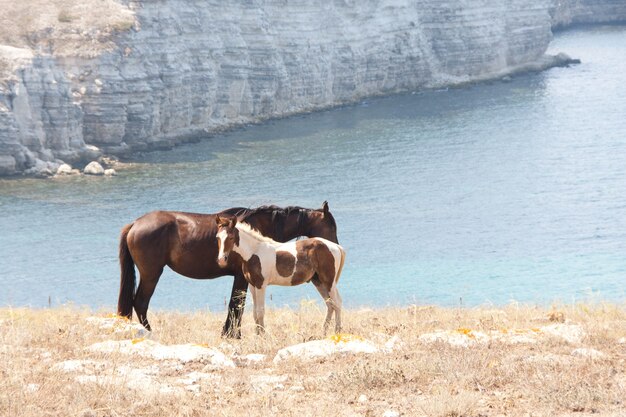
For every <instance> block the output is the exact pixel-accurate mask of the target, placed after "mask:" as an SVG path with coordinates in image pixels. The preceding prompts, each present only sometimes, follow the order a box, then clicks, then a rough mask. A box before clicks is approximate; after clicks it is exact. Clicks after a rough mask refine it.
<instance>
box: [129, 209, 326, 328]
mask: <svg viewBox="0 0 626 417" xmlns="http://www.w3.org/2000/svg"><path fill="white" fill-rule="evenodd" d="M218 214H219V215H220V216H235V217H236V218H237V219H239V220H241V221H246V222H247V223H248V224H250V225H251V226H252V227H254V228H255V229H257V230H259V231H261V233H263V234H265V235H266V236H270V237H272V238H273V239H275V240H278V241H288V240H291V239H293V238H295V237H298V236H319V237H323V238H325V239H328V240H330V241H333V242H337V225H336V223H335V219H334V218H333V215H332V214H331V213H330V211H329V209H328V203H327V202H324V204H323V205H322V208H321V209H317V210H315V209H307V208H302V207H286V208H280V207H277V206H262V207H258V208H256V209H246V208H243V207H234V208H230V209H227V210H224V211H222V212H220V213H218ZM215 219H216V214H197V213H183V212H175V211H154V212H150V213H147V214H145V215H143V216H142V217H140V218H138V219H137V220H135V221H134V222H133V223H131V224H128V225H126V226H124V228H123V229H122V234H121V236H120V252H119V258H120V267H121V279H120V294H119V299H118V305H117V312H118V314H119V315H120V316H124V317H127V318H129V319H131V318H132V314H133V312H132V310H133V307H134V308H135V312H136V313H137V317H138V319H139V322H140V323H141V324H143V325H144V326H145V328H146V329H148V330H150V324H149V323H148V319H147V312H148V304H149V303H150V298H151V297H152V294H153V293H154V289H155V287H156V285H157V283H158V282H159V278H160V277H161V274H162V273H163V268H164V267H165V266H166V265H167V266H169V267H170V268H171V269H172V270H174V271H175V272H178V273H179V274H181V275H184V276H186V277H189V278H195V279H212V278H217V277H221V276H224V275H232V276H234V277H235V279H234V282H233V289H232V292H231V298H230V303H229V305H228V316H227V318H226V323H225V324H224V329H223V331H222V334H223V335H225V336H228V337H240V327H241V326H240V324H241V315H242V313H243V308H244V303H245V297H246V291H247V289H248V282H247V281H246V280H245V278H244V277H243V275H242V273H241V265H240V262H241V259H238V258H237V257H236V256H234V257H231V260H230V262H229V263H228V265H226V266H224V267H221V266H219V265H218V264H217V251H218V247H217V239H216V233H217V224H216V220H215ZM135 265H137V269H138V270H139V276H140V280H139V286H138V287H137V288H136V289H135V281H136V278H135V268H134V267H135Z"/></svg>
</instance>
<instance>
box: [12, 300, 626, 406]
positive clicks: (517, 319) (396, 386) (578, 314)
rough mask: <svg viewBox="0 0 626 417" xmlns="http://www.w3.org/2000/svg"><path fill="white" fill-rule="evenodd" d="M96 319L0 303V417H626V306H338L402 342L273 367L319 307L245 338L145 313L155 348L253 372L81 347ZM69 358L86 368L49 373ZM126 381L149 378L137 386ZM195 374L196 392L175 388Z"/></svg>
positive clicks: (371, 336) (209, 323) (361, 324)
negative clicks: (185, 350) (452, 339)
mask: <svg viewBox="0 0 626 417" xmlns="http://www.w3.org/2000/svg"><path fill="white" fill-rule="evenodd" d="M104 313H105V312H98V313H93V312H91V311H89V310H87V309H76V308H69V307H68V308H57V309H44V310H32V309H21V308H19V309H11V308H4V309H0V415H2V416H24V417H30V416H33V417H34V416H85V417H86V416H130V415H133V416H135V415H136V416H204V415H210V416H257V415H268V416H269V415H280V416H292V415H293V416H299V417H302V416H382V415H383V414H384V413H385V412H387V413H388V414H387V415H403V416H420V415H427V416H497V415H506V416H518V415H519V416H531V415H532V416H565V415H575V416H585V415H591V414H594V415H603V416H605V415H626V404H625V403H624V402H625V401H626V362H625V361H626V344H624V339H623V338H625V337H626V306H623V305H614V304H598V305H573V306H560V307H555V308H553V309H541V308H534V307H522V306H516V305H512V306H508V307H505V308H502V309H494V308H476V309H465V308H464V309H445V308H438V307H418V306H411V307H408V308H391V309H381V310H359V311H350V310H348V311H346V312H345V314H344V316H345V331H346V332H347V333H351V334H354V335H358V336H360V337H363V338H365V339H367V340H371V341H373V342H374V343H377V344H383V343H384V342H385V341H387V340H388V339H389V338H390V337H392V336H398V337H399V339H400V341H401V344H400V345H397V346H396V348H395V349H394V350H393V351H392V352H390V353H385V352H379V353H374V354H367V355H366V354H353V355H334V356H329V357H327V358H322V359H316V360H313V361H300V360H287V361H284V362H280V363H278V364H274V363H273V362H272V358H273V356H274V354H275V353H276V352H277V351H278V350H279V349H281V348H283V347H285V346H289V345H293V344H297V343H301V342H304V341H308V340H311V339H317V338H321V337H322V336H321V335H320V329H321V324H322V320H323V317H324V312H323V311H322V310H321V309H320V308H319V307H317V306H316V305H313V304H311V303H303V304H302V306H301V308H299V309H297V310H286V309H285V310H270V311H268V312H267V318H266V325H267V326H268V329H267V330H268V331H267V334H266V335H265V336H261V337H259V336H255V335H254V329H253V328H252V327H251V324H250V323H252V318H251V317H250V316H248V315H246V317H245V318H244V320H245V326H244V329H243V333H244V337H243V339H242V340H238V341H230V340H228V341H226V340H224V339H222V338H220V337H219V332H220V328H221V324H222V320H223V315H222V314H221V313H219V314H213V313H207V312H196V313H178V312H163V311H156V312H154V311H153V312H151V317H150V319H151V323H152V325H153V327H154V329H155V332H154V335H152V338H153V339H155V340H158V341H159V342H160V343H162V344H166V345H172V344H183V343H196V344H206V345H207V346H211V347H215V348H217V349H218V350H220V351H221V352H223V353H225V354H227V355H233V354H240V355H244V354H249V353H262V354H266V355H267V359H266V360H264V361H262V362H260V363H257V364H252V365H250V366H238V367H236V368H230V369H225V370H215V371H212V370H208V369H206V368H205V365H204V364H202V363H198V362H189V363H184V364H181V363H174V362H168V361H156V360H154V359H150V358H144V357H140V356H136V355H125V354H122V353H118V354H115V353H113V354H104V353H98V352H93V351H89V350H87V349H86V347H88V346H90V345H91V344H93V343H95V342H101V341H104V340H110V339H120V338H122V337H123V336H119V335H118V336H116V335H114V334H112V333H111V331H110V330H103V329H99V328H98V327H97V326H95V325H94V324H93V323H90V322H89V321H87V320H86V318H87V317H88V316H91V315H94V314H95V315H104ZM551 320H552V321H551ZM561 321H564V322H565V324H562V325H563V326H566V325H574V324H576V325H579V326H580V327H581V328H582V330H584V337H582V339H581V340H580V341H574V342H568V341H566V340H564V339H562V338H560V337H556V336H554V335H550V334H548V333H545V332H543V331H542V330H541V329H542V328H544V327H545V326H549V325H551V324H554V323H555V322H556V323H557V325H560V324H558V322H561ZM436 330H447V331H449V333H450V334H454V335H460V337H465V338H468V339H471V338H472V337H476V336H479V335H480V334H494V335H504V336H503V338H502V339H494V340H490V341H487V342H485V343H476V344H474V345H470V346H468V347H458V346H456V347H455V346H451V345H450V344H448V343H446V342H435V343H427V342H425V341H424V340H423V338H420V336H421V335H424V334H427V333H432V332H434V331H436ZM515 334H532V335H533V337H536V343H516V344H513V343H509V342H507V339H506V337H508V335H515ZM124 337H127V338H128V337H131V336H128V335H126V336H124ZM138 343H144V342H138ZM576 349H578V350H577V351H576ZM592 349H593V350H592ZM590 352H591V353H590ZM76 359H77V360H84V361H86V362H84V363H85V364H86V365H85V367H91V370H90V371H85V369H82V370H80V369H78V370H74V371H63V370H62V369H60V368H59V367H58V365H57V366H55V364H58V363H61V362H63V361H67V360H76ZM194 372H196V373H194ZM86 374H89V375H91V376H88V377H85V375H86ZM135 374H138V375H140V376H141V375H143V376H144V377H145V375H148V376H147V377H145V378H143V379H141V378H140V379H139V380H136V379H135V380H133V378H134V376H133V375H135ZM81 375H82V376H81ZM193 375H195V376H196V379H197V381H195V383H194V384H192V385H184V384H182V383H181V382H180V381H181V378H182V379H185V378H187V379H189V378H192V377H193ZM135 376H136V375H135ZM81 378H82V379H81ZM90 378H91V379H90ZM145 381H148V382H147V383H146V382H145ZM185 387H186V388H185ZM190 387H191V388H192V389H190ZM392 412H396V413H397V414H393V413H392Z"/></svg>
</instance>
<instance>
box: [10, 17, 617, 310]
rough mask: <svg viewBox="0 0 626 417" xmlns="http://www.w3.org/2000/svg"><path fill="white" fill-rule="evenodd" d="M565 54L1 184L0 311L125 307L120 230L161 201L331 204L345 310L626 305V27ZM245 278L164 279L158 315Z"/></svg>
mask: <svg viewBox="0 0 626 417" xmlns="http://www.w3.org/2000/svg"><path fill="white" fill-rule="evenodd" d="M561 51H563V52H566V53H568V54H570V55H571V56H573V57H577V58H580V59H581V60H582V64H580V65H577V66H573V67H571V68H555V69H551V70H549V71H546V72H543V73H540V74H529V75H523V76H518V77H514V78H513V80H512V81H511V82H500V81H498V82H492V83H486V84H480V85H474V86H470V87H467V88H460V89H449V90H445V91H427V92H419V93H414V94H405V95H399V96H393V97H386V98H380V99H372V100H367V101H364V102H362V103H359V104H357V105H354V106H349V107H343V108H339V109H334V110H330V111H325V112H321V113H316V114H309V115H304V116H298V117H292V118H288V119H283V120H276V121H271V122H268V123H265V124H262V125H257V126H249V127H247V128H245V129H240V130H236V131H234V132H231V133H228V134H225V135H222V136H217V137H212V138H207V139H206V140H203V141H202V142H200V143H197V144H191V145H185V146H182V147H179V148H177V149H175V150H173V151H171V152H160V153H151V154H147V155H144V156H141V157H139V158H138V159H137V160H136V161H135V163H134V164H133V166H132V167H131V168H130V169H128V170H124V171H122V172H121V175H119V176H118V177H115V178H88V177H81V178H66V179H58V180H30V179H20V180H0V305H30V306H46V305H48V300H50V302H51V304H52V305H57V304H60V303H66V302H72V303H76V304H79V305H82V304H86V305H89V306H92V307H105V308H108V307H112V306H114V305H115V303H116V298H117V291H118V280H119V271H118V268H119V267H118V264H117V244H118V238H119V230H120V228H121V227H122V226H123V225H124V224H125V223H128V222H130V221H132V220H133V219H135V218H136V217H138V216H140V215H142V214H143V213H145V212H147V211H150V210H155V209H169V210H183V211H195V212H214V211H218V210H220V209H223V208H227V207H231V206H257V205H261V204H268V203H275V204H278V205H290V204H293V205H301V206H305V207H320V206H321V203H322V201H323V200H328V201H329V203H330V208H331V210H332V212H333V213H334V215H335V217H336V219H337V222H338V226H339V240H340V243H341V244H342V245H343V246H344V247H345V248H346V249H347V251H348V258H347V261H346V267H345V269H344V274H343V276H342V279H341V282H340V287H339V288H340V292H341V293H342V295H343V299H344V302H345V304H346V305H347V306H351V307H356V306H386V305H407V304H410V303H420V304H421V303H435V304H441V305H458V304H459V303H461V302H462V303H463V304H464V305H477V304H484V303H493V304H506V303H508V302H510V301H511V300H516V301H519V302H528V303H539V304H545V303H550V302H552V301H553V300H560V301H562V302H572V301H576V300H589V299H591V300H604V299H606V300H613V301H618V302H621V301H623V300H625V299H626V290H625V288H626V61H624V59H623V57H624V56H626V26H597V27H587V28H581V29H576V30H571V31H567V32H563V33H560V34H558V35H557V36H556V37H555V40H554V42H553V44H552V46H551V52H553V53H556V52H561ZM231 282H232V279H231V278H227V277H224V278H220V279H216V280H206V281H196V280H191V279H188V278H182V277H180V276H178V275H176V274H174V273H172V272H171V271H167V272H166V273H165V274H164V276H163V277H162V278H161V281H160V283H159V285H158V286H157V290H156V293H155V296H154V297H153V300H152V304H151V307H153V308H154V307H156V308H162V309H183V310H188V309H211V310H221V309H223V308H224V300H225V299H226V298H227V297H228V296H229V294H230V286H231ZM269 293H270V294H271V297H272V300H271V301H269V302H270V304H271V305H278V306H282V305H285V304H290V305H295V304H297V303H298V302H299V301H300V300H301V299H306V298H311V299H314V300H316V299H317V298H318V297H319V296H318V295H317V292H316V291H315V290H314V288H313V287H312V286H311V285H303V286H300V287H296V288H273V289H272V290H271V291H269Z"/></svg>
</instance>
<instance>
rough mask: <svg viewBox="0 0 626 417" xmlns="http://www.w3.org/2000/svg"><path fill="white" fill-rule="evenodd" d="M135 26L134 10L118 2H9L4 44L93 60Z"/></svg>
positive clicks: (3, 17) (0, 26)
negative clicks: (120, 34)
mask: <svg viewBox="0 0 626 417" xmlns="http://www.w3.org/2000/svg"><path fill="white" fill-rule="evenodd" d="M134 23H135V15H134V13H133V11H132V10H130V9H129V7H128V6H127V5H124V4H122V3H121V2H119V1H116V0H86V1H75V0H27V1H5V2H3V4H2V7H0V45H6V46H10V47H14V48H25V49H30V50H36V51H46V52H50V53H52V54H54V55H57V56H65V55H74V56H83V57H90V56H95V55H97V54H99V53H101V52H103V51H106V50H111V49H113V48H114V47H115V44H114V43H113V39H112V36H113V35H114V34H115V33H119V32H124V31H127V30H129V29H131V28H132V27H133V25H134Z"/></svg>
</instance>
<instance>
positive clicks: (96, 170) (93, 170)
mask: <svg viewBox="0 0 626 417" xmlns="http://www.w3.org/2000/svg"><path fill="white" fill-rule="evenodd" d="M83 172H84V173H85V174H87V175H104V168H102V165H100V164H99V163H98V162H96V161H91V162H90V163H89V164H87V166H86V167H85V169H83Z"/></svg>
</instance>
